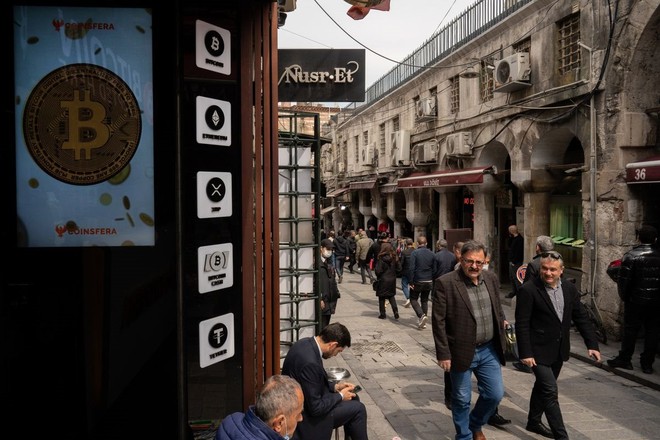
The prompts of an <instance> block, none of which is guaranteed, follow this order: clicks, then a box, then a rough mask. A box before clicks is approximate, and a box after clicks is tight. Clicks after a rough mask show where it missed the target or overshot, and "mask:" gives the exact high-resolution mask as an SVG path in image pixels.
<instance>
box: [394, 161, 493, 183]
mask: <svg viewBox="0 0 660 440" xmlns="http://www.w3.org/2000/svg"><path fill="white" fill-rule="evenodd" d="M492 171H493V166H492V165H490V166H487V167H477V168H464V169H462V170H445V171H437V172H435V173H413V174H411V175H410V176H409V177H404V178H402V179H399V181H398V182H397V186H398V187H399V188H437V187H440V186H462V185H475V184H479V183H483V181H484V174H488V173H491V172H492Z"/></svg>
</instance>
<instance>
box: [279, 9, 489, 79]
mask: <svg viewBox="0 0 660 440" xmlns="http://www.w3.org/2000/svg"><path fill="white" fill-rule="evenodd" d="M476 1H477V0H390V10H389V11H378V10H371V11H369V13H368V14H367V16H366V17H364V18H363V19H362V20H353V19H352V18H351V17H349V16H348V15H347V12H348V9H349V8H350V7H351V5H350V4H349V3H347V2H346V1H345V0H297V7H296V10H295V11H293V12H290V13H288V14H287V18H286V22H285V24H284V26H282V27H281V28H280V29H279V30H278V41H279V43H278V46H279V48H281V49H365V52H366V69H367V70H366V87H369V86H370V85H371V84H373V83H374V82H375V81H377V80H378V79H379V78H380V77H382V76H383V75H384V74H386V73H387V72H389V71H390V69H392V67H394V66H395V62H396V61H401V60H402V59H404V58H405V57H406V56H408V55H409V54H410V53H412V52H413V51H414V50H415V49H417V48H419V47H420V46H421V45H422V44H424V42H425V41H427V40H428V39H429V38H430V37H431V36H432V35H433V34H434V32H436V31H438V30H439V29H441V28H442V27H444V26H445V25H446V24H447V23H449V22H450V21H451V20H452V19H453V18H454V17H455V16H456V15H459V14H460V13H462V12H463V11H465V9H467V8H468V7H469V6H471V5H472V4H474V3H475V2H476ZM319 5H320V6H319ZM323 10H325V12H327V14H326V13H325V12H323ZM328 15H329V16H330V17H332V18H330V17H328ZM333 20H334V22H333ZM335 22H336V23H335ZM342 29H343V30H342ZM388 59H389V60H388Z"/></svg>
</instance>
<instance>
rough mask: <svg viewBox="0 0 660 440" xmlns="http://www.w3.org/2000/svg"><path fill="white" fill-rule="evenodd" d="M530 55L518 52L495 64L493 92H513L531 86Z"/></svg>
mask: <svg viewBox="0 0 660 440" xmlns="http://www.w3.org/2000/svg"><path fill="white" fill-rule="evenodd" d="M531 73H532V71H531V69H530V67H529V53H528V52H518V53H514V54H513V55H509V56H508V57H504V58H502V59H501V60H499V61H496V62H495V73H494V74H493V92H512V91H515V90H519V89H523V88H526V87H529V86H531V84H530V83H529V79H530V77H531Z"/></svg>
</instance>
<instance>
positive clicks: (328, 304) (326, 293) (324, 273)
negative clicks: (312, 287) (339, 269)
mask: <svg viewBox="0 0 660 440" xmlns="http://www.w3.org/2000/svg"><path fill="white" fill-rule="evenodd" d="M319 272H320V273H319V295H320V296H321V299H322V300H323V302H324V303H325V308H324V309H323V310H321V313H323V314H324V315H332V314H334V313H335V309H336V308H337V300H338V299H339V296H340V295H339V288H338V287H337V279H336V278H335V268H334V267H333V266H332V264H330V259H327V260H325V261H323V262H322V263H321V267H320V268H319Z"/></svg>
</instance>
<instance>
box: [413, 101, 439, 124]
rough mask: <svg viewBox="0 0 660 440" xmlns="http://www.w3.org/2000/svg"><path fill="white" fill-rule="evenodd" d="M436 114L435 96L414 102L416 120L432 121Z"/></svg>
mask: <svg viewBox="0 0 660 440" xmlns="http://www.w3.org/2000/svg"><path fill="white" fill-rule="evenodd" d="M436 116H437V109H436V101H435V96H432V97H429V98H422V99H420V100H418V101H417V102H416V103H415V120H416V121H417V122H427V121H433V120H435V118H436Z"/></svg>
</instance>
